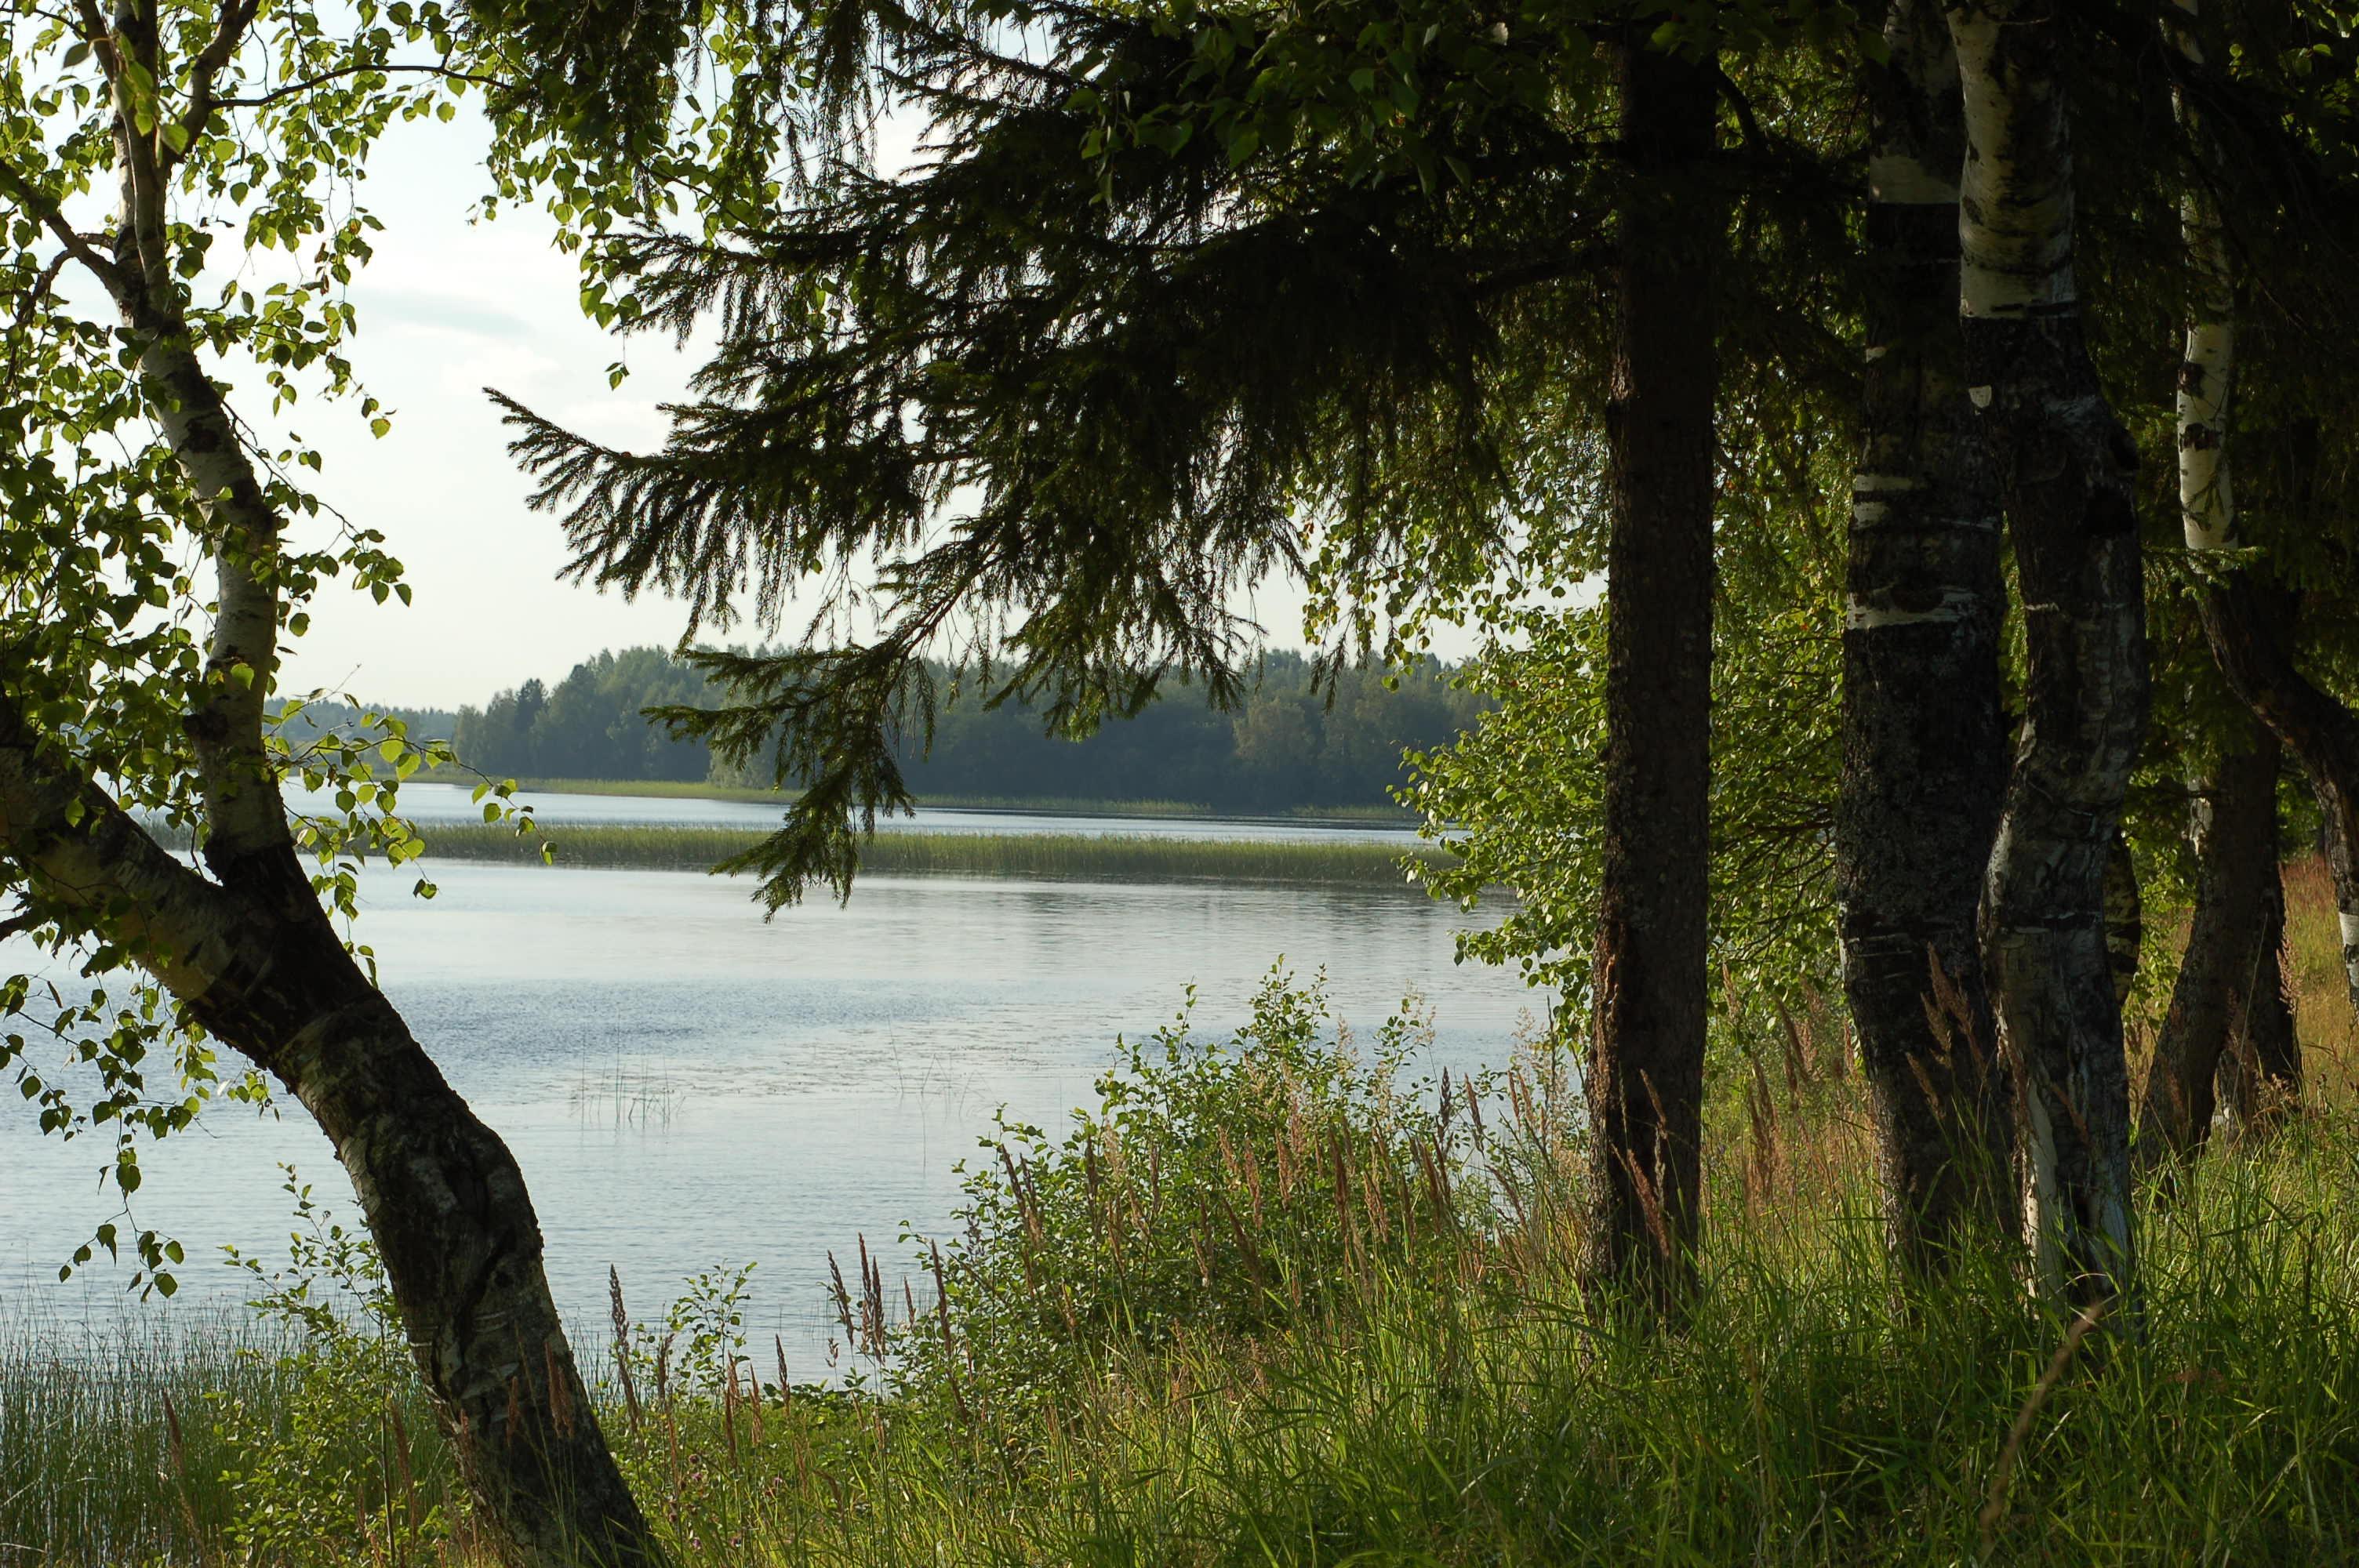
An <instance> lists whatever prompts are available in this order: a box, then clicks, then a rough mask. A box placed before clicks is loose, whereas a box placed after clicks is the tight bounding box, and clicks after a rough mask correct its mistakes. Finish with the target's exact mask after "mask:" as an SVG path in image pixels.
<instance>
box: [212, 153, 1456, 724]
mask: <svg viewBox="0 0 2359 1568" xmlns="http://www.w3.org/2000/svg"><path fill="white" fill-rule="evenodd" d="M484 142H485V135H484V127H483V124H482V123H481V121H480V120H479V119H477V118H475V117H474V116H473V114H470V113H465V112H462V114H461V115H460V116H459V118H457V119H456V120H454V121H452V122H451V123H450V124H438V123H435V122H431V121H419V122H413V123H410V124H397V125H395V126H393V127H392V128H391V129H389V130H388V132H387V133H386V138H385V140H384V141H383V142H382V143H381V144H380V146H379V147H378V148H377V150H376V152H375V156H374V157H373V158H372V162H371V172H370V176H369V178H368V179H367V180H366V181H365V183H364V188H363V189H362V192H361V198H360V199H361V200H362V202H363V204H364V205H365V206H367V207H368V208H369V209H370V210H371V211H373V212H375V215H376V216H377V217H378V218H379V219H380V220H382V222H384V224H385V229H384V232H382V233H380V234H378V235H377V236H376V256H375V260H374V261H373V262H371V263H370V265H368V267H367V268H366V269H365V270H364V272H362V273H361V274H360V275H359V276H358V277H357V278H356V279H355V280H354V282H353V288H352V295H351V297H352V301H353V307H354V308H355V310H356V311H357V312H358V315H359V322H360V332H359V335H358V337H357V339H356V340H355V341H353V345H352V358H353V363H354V366H355V368H356V370H357V372H358V373H359V375H360V378H361V380H362V381H363V382H364V384H366V385H367V387H368V389H369V390H370V391H371V392H373V393H375V395H376V396H378V397H379V398H380V399H382V400H383V401H384V403H385V404H386V406H388V407H389V408H390V409H391V410H392V413H393V424H392V430H391V433H390V434H388V435H387V436H386V437H385V438H382V439H376V438H371V437H370V436H369V434H368V431H367V428H366V422H365V421H364V420H363V419H362V418H361V416H360V414H359V408H358V405H357V403H353V404H351V405H340V404H338V405H332V404H325V403H311V402H306V403H303V404H299V405H298V406H297V407H296V408H295V409H294V410H293V411H292V412H291V414H290V415H288V416H286V418H285V422H286V423H287V424H288V425H289V426H291V427H292V428H293V429H294V430H296V431H298V432H299V433H300V434H301V435H302V436H303V437H304V438H307V439H308V440H309V441H310V443H311V444H312V445H313V446H315V447H316V448H317V449H319V450H320V451H321V454H322V457H323V459H324V466H323V470H322V473H321V476H320V477H319V478H318V479H317V480H316V481H314V488H315V490H316V491H317V492H318V493H319V494H320V496H321V500H322V501H324V502H325V503H329V504H331V505H332V506H334V507H336V508H338V509H340V510H341V511H342V513H343V514H345V515H346V516H347V517H349V518H350V519H351V520H352V521H353V523H354V524H358V525H361V526H364V527H371V528H375V529H377V530H378V531H380V532H382V533H383V534H384V535H386V546H385V547H386V549H388V550H389V551H390V552H391V553H392V554H393V555H394V556H395V557H397V558H398V559H399V560H401V562H402V563H403V564H404V566H405V567H406V568H407V569H408V581H409V583H410V585H411V588H412V590H413V594H414V600H415V602H414V605H413V606H411V607H409V608H404V607H403V606H402V605H401V604H400V602H399V601H398V600H388V601H387V603H386V604H385V605H382V606H380V605H376V604H375V603H373V602H371V600H369V599H368V598H367V597H365V596H364V595H360V594H354V593H350V592H347V591H345V590H344V589H341V588H333V589H328V590H327V591H326V593H325V594H323V596H322V599H321V601H320V602H319V603H318V604H316V605H315V606H314V610H313V615H312V620H311V629H310V633H308V634H307V635H306V636H304V637H303V638H302V639H300V640H299V641H298V642H297V643H294V644H293V647H292V652H291V656H290V657H289V659H288V663H287V666H286V668H285V669H284V671H283V672H282V676H281V683H280V684H281V689H282V690H285V691H288V692H289V693H299V692H306V691H310V690H314V689H323V690H328V691H336V692H350V693H352V694H353V695H354V696H357V697H361V698H363V699H364V700H366V701H370V702H377V703H385V704H389V705H400V706H405V707H416V708H456V707H458V706H459V705H461V704H462V703H473V704H477V705H480V704H481V703H482V702H483V701H484V699H485V698H486V697H489V696H490V695H491V694H492V693H493V692H495V691H496V690H499V689H501V688H503V687H513V686H516V685H517V684H519V683H520V682H522V681H523V680H525V679H526V678H527V677H528V676H539V677H540V678H541V679H543V680H545V681H549V682H551V683H554V682H555V681H556V680H558V679H559V678H560V677H562V676H564V674H565V672H566V671H567V670H569V669H571V667H572V666H573V665H575V664H577V663H579V662H580V661H582V659H585V658H588V657H590V656H591V655H592V654H596V653H597V652H598V651H599V650H600V649H602V648H618V647H625V646H629V645H632V644H639V643H658V644H669V643H674V642H676V641H678V640H679V636H680V634H681V632H682V630H683V629H684V627H685V624H686V617H685V615H684V614H683V613H682V611H681V610H680V609H679V607H678V606H677V605H675V604H673V603H671V602H669V600H664V599H662V598H659V597H655V596H647V595H643V596H641V597H640V598H639V599H638V600H636V602H626V601H625V600H623V599H622V597H621V596H620V595H618V594H615V593H613V592H598V591H595V590H593V589H589V588H586V587H582V586H580V585H577V584H573V583H570V582H560V581H559V580H558V574H559V572H560V570H561V569H562V568H563V567H564V565H565V562H566V550H565V545H564V539H563V536H562V534H561V532H560V528H559V525H558V523H557V521H556V519H555V518H553V517H550V516H548V515H543V514H536V513H534V512H533V511H532V510H531V509H530V508H529V507H528V506H527V495H528V493H529V489H530V487H529V485H528V483H527V481H526V479H525V477H524V476H523V475H522V474H521V473H520V472H519V471H518V470H517V469H516V466H515V464H514V463H513V462H512V461H511V460H509V458H508V456H507V453H506V438H505V435H504V432H503V429H502V427H501V426H500V423H499V421H498V418H497V415H496V411H495V409H494V407H493V406H492V405H491V403H490V402H489V401H488V399H486V398H485V397H484V392H483V389H484V387H485V386H495V387H497V388H499V389H500V390H501V391H503V392H505V393H506V394H508V395H511V396H513V397H516V399H518V400H519V401H520V402H522V403H524V404H525V405H527V406H529V407H531V408H533V409H534V410H536V411H537V412H538V413H540V414H542V415H544V416H548V417H549V418H552V419H554V420H556V421H557V422H558V423H560V424H561V425H564V426H566V427H569V428H572V429H575V430H579V431H582V432H583V433H585V434H588V435H591V436H592V437H594V438H598V439H600V440H603V441H606V442H609V443H613V444H618V445H625V446H637V447H651V446H654V445H656V444H658V443H659V442H660V440H661V438H662V435H663V430H664V419H663V416H662V415H661V414H660V412H659V407H658V406H659V405H660V404H662V403H663V402H665V401H666V400H668V399H671V398H676V397H678V396H679V395H681V394H682V391H683V388H684V384H685V381H686V378H687V375H688V373H689V372H690V370H691V369H692V368H693V367H692V363H691V362H690V357H689V356H685V355H682V354H680V353H679V352H676V351H673V349H672V347H671V344H670V342H669V339H665V338H661V337H642V338H637V339H634V340H631V341H628V342H627V343H625V342H624V341H620V340H616V339H614V338H612V337H609V336H608V335H607V334H606V333H604V332H603V331H601V330H599V329H597V328H596V327H594V326H592V324H591V323H590V322H589V321H587V320H586V319H583V317H582V314H581V312H580V309H579V308H578V304H577V299H578V294H577V285H576V275H575V270H574V264H573V261H572V259H571V257H568V256H566V255H564V254H560V252H558V251H557V250H556V248H555V247H554V245H553V244H552V243H551V239H552V235H553V234H554V232H555V231H554V225H553V224H551V223H550V222H549V220H548V219H547V218H546V217H544V216H542V215H541V214H539V213H538V212H536V211H502V213H501V215H500V216H499V217H498V218H497V219H496V220H495V221H493V222H470V221H469V217H468V213H469V210H470V208H471V207H472V206H473V203H474V201H475V199H476V197H477V196H478V195H479V193H480V192H481V190H482V189H483V185H484V178H483V173H482V156H483V150H484ZM618 358H623V359H626V360H627V361H628V362H629V364H630V366H631V370H632V373H631V375H630V376H629V377H628V378H627V379H626V380H625V381H624V383H623V384H622V385H621V387H620V388H619V389H613V390H610V389H609V387H608V385H607V376H606V368H607V366H608V365H609V364H611V363H613V362H614V361H615V360H616V359H618ZM246 402H247V406H248V408H249V409H250V410H251V412H250V413H249V417H252V416H254V415H255V414H258V413H260V412H261V411H262V410H263V409H266V407H267V405H266V403H261V404H257V402H256V400H255V399H253V398H252V397H249V398H248V399H247V400H246ZM1249 608H1250V610H1251V611H1252V613H1254V614H1255V616H1256V619H1257V620H1259V621H1260V622H1261V623H1262V625H1263V626H1264V627H1265V629H1266V632H1267V633H1268V636H1269V641H1270V643H1271V645H1272V646H1274V647H1286V646H1299V645H1300V643H1301V641H1302V636H1301V621H1302V609H1303V598H1302V595H1301V593H1300V591H1299V589H1296V588H1294V587H1292V586H1291V585H1288V584H1285V583H1279V582H1270V583H1265V584H1263V585H1261V587H1260V588H1259V589H1257V590H1256V594H1255V596H1254V599H1253V600H1252V602H1251V605H1250V607H1249ZM791 630H794V628H789V631H791ZM733 635H734V636H735V637H736V638H737V639H738V640H741V641H751V640H755V638H756V637H757V636H758V633H748V632H746V631H745V630H743V629H741V630H740V631H738V632H736V633H733ZM1440 651H1442V652H1444V653H1445V654H1447V653H1448V652H1450V651H1449V650H1440Z"/></svg>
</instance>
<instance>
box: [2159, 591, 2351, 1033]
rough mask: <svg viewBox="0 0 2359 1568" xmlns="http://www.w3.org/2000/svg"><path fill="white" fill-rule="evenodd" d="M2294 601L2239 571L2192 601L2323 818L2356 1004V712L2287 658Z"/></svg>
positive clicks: (2233, 682) (2228, 670)
mask: <svg viewBox="0 0 2359 1568" xmlns="http://www.w3.org/2000/svg"><path fill="white" fill-rule="evenodd" d="M2296 603H2297V601H2296V600H2295V598H2294V596H2293V595H2292V594H2290V593H2288V592H2285V591H2283V590H2281V589H2275V588H2273V587H2271V586H2269V585H2267V584H2264V583H2262V582H2261V581H2259V580H2258V579H2257V578H2256V574H2255V573H2254V572H2252V571H2251V570H2250V569H2249V568H2238V569H2236V570H2234V571H2231V572H2228V573H2225V574H2223V576H2222V577H2221V578H2220V579H2217V580H2215V581H2213V582H2211V583H2208V584H2206V585H2205V586H2204V589H2203V591H2202V593H2201V596H2200V597H2199V598H2198V600H2197V604H2198V607H2199V608H2200V609H2201V612H2202V616H2203V632H2204V635H2205V637H2206V638H2207V639H2208V640H2209V641H2210V643H2211V644H2212V656H2213V657H2214V658H2216V659H2218V660H2219V662H2220V668H2221V671H2222V673H2223V674H2224V675H2226V676H2227V677H2228V684H2229V685H2230V686H2231V687H2234V690H2235V693H2236V695H2237V696H2238V697H2241V698H2243V699H2244V700H2245V703H2246V704H2248V705H2249V706H2250V707H2251V708H2252V710H2253V711H2254V712H2255V713H2256V714H2257V715H2258V716H2259V717H2260V719H2261V721H2262V722H2263V723H2265V724H2267V726H2268V727H2269V729H2270V730H2273V731H2275V732H2276V734H2277V739H2278V740H2279V741H2283V742H2284V744H2285V749H2286V750H2287V751H2288V752H2292V753H2293V756H2294V760H2295V761H2296V762H2299V763H2300V765H2301V770H2302V772H2303V773H2304V774H2306V775H2307V776H2308V778H2309V780H2310V791H2311V793H2312V794H2313V795H2316V797H2317V799H2318V806H2319V814H2320V815H2321V816H2323V817H2324V818H2325V825H2326V862H2327V867H2328V869H2329V870H2330V871H2332V873H2333V878H2334V904H2335V912H2336V914H2337V916H2338V918H2339V921H2340V925H2341V932H2342V938H2343V977H2344V980H2345V982H2346V984H2347V985H2348V987H2349V991H2350V997H2351V1002H2352V1006H2353V1007H2354V1009H2359V715H2354V713H2353V712H2352V710H2351V709H2350V708H2346V707H2344V706H2343V702H2342V701H2341V700H2340V699H2339V698H2337V697H2335V696H2334V695H2333V694H2332V693H2331V692H2328V691H2325V690H2323V689H2321V687H2318V686H2317V685H2316V684H2314V683H2313V682H2312V681H2311V680H2310V677H2309V676H2306V675H2305V674H2303V672H2302V671H2301V669H2300V668H2299V666H2298V665H2295V663H2294V660H2293V654H2292V648H2291V644H2292V642H2293V636H2292V631H2293V623H2294V610H2295V607H2296Z"/></svg>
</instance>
